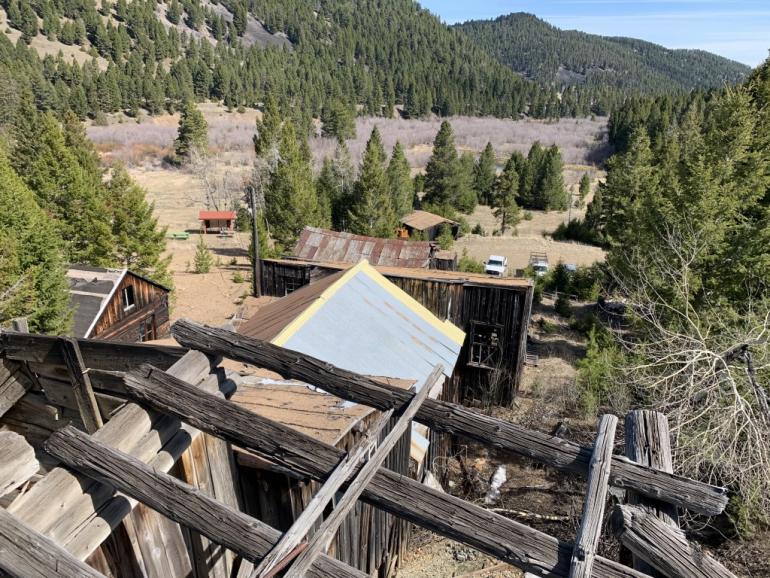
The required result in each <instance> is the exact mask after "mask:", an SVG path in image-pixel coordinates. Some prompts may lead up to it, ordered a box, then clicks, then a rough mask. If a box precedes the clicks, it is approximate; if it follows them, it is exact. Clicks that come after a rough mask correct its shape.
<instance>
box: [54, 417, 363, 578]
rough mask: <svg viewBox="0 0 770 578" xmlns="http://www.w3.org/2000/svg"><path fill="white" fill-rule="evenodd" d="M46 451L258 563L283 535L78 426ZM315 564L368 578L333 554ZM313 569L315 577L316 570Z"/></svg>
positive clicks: (328, 572) (320, 572)
mask: <svg viewBox="0 0 770 578" xmlns="http://www.w3.org/2000/svg"><path fill="white" fill-rule="evenodd" d="M46 451H47V452H49V453H50V454H51V455H53V456H54V457H56V458H57V459H59V460H61V461H62V462H63V463H64V464H66V465H67V466H69V467H71V468H73V469H74V470H76V471H78V472H80V473H82V474H83V475H85V476H86V477H88V478H90V479H94V480H98V481H99V482H101V483H103V484H106V485H108V486H112V487H114V488H116V489H117V490H119V491H121V492H123V493H125V494H127V495H129V496H131V497H132V498H134V499H136V500H138V501H140V502H142V503H143V504H145V505H147V506H149V507H151V508H152V509H153V510H156V511H158V512H160V513H161V514H163V515H165V516H166V517H168V518H170V519H172V520H174V521H175V522H178V523H180V524H184V525H186V526H188V527H189V528H193V529H195V530H197V531H199V532H200V533H202V534H204V535H205V536H207V537H209V538H210V539H212V540H214V541H215V542H217V543H218V544H221V545H223V546H226V547H228V548H230V549H232V550H233V551H235V552H237V553H238V554H241V555H242V556H245V557H247V558H249V559H251V560H252V561H258V560H260V559H261V558H262V556H264V555H265V554H266V553H267V552H269V551H270V549H271V548H272V547H273V545H274V544H275V543H276V542H277V541H278V539H279V538H280V536H281V533H280V532H279V531H278V530H276V529H274V528H271V527H270V526H268V525H267V524H265V523H263V522H260V521H259V520H256V519H255V518H252V517H251V516H247V515H246V514H243V513H242V512H239V511H237V510H233V509H232V508H229V507H227V506H225V505H224V504H221V503H220V502H217V501H216V500H215V499H214V498H211V497H210V496H208V495H207V494H206V493H204V492H202V491H200V490H198V489H197V488H194V487H192V486H190V485H188V484H185V483H183V482H180V481H179V480H177V479H176V478H174V477H172V476H170V475H168V474H165V473H163V472H158V471H156V470H154V469H152V468H150V467H149V466H148V465H146V464H145V463H143V462H141V461H140V460H137V459H136V458H134V457H132V456H130V455H128V454H124V453H122V452H119V451H116V450H114V449H112V448H110V447H109V446H107V445H105V444H103V443H100V442H98V441H96V440H94V439H93V438H92V437H90V436H88V435H87V434H85V433H82V432H80V431H79V430H77V429H75V428H73V427H72V426H67V427H64V428H62V429H61V430H59V431H57V432H55V433H53V434H52V435H51V437H50V438H49V439H48V441H47V442H46ZM314 566H315V570H314V571H313V574H315V575H317V576H325V577H337V576H339V577H347V578H364V577H365V576H366V575H365V574H364V573H362V572H359V571H357V570H355V569H353V568H351V567H349V566H347V565H345V564H343V563H342V562H339V561H337V560H334V559H333V558H330V557H328V556H323V557H322V556H319V557H318V558H317V559H316V560H315V561H314ZM308 571H309V573H310V568H308ZM311 575H312V574H311Z"/></svg>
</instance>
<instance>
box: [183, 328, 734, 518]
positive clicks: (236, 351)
mask: <svg viewBox="0 0 770 578" xmlns="http://www.w3.org/2000/svg"><path fill="white" fill-rule="evenodd" d="M171 331H172V333H173V335H174V337H175V338H176V340H177V341H178V342H179V343H181V344H183V345H185V346H186V347H190V348H191V349H197V350H200V351H204V352H206V353H210V354H216V355H222V356H224V357H228V358H230V359H234V360H237V361H242V362H244V363H250V364H253V365H257V366H259V367H264V368H265V369H269V370H271V371H276V372H277V373H280V374H281V375H282V376H284V377H286V378H288V379H299V380H301V381H306V382H307V383H312V384H313V385H315V386H317V387H320V388H321V389H323V390H325V391H328V392H329V393H332V394H334V395H336V396H337V397H341V398H343V399H347V400H351V401H355V402H357V403H362V404H365V405H368V406H371V407H374V408H377V409H380V410H383V409H390V408H392V407H394V406H400V405H403V404H404V403H406V402H407V401H408V400H409V399H410V398H411V397H412V396H413V395H414V394H413V393H410V392H407V391H404V390H402V389H398V388H396V387H389V386H387V385H385V384H382V383H379V382H376V381H375V380H373V379H369V378H367V377H364V376H362V375H358V374H356V373H353V372H350V371H346V370H344V369H340V368H338V367H334V366H333V365H331V364H328V363H325V362H323V361H321V360H318V359H315V358H313V357H310V356H307V355H304V354H301V353H298V352H296V351H291V350H289V349H283V348H281V347H278V346H276V345H273V344H271V343H268V342H264V341H259V340H256V339H252V338H249V337H246V336H243V335H239V334H237V333H233V332H232V331H226V330H222V329H215V328H213V327H208V326H205V325H201V324H199V323H195V322H194V321H189V320H181V321H177V322H176V323H175V324H174V325H173V326H172V328H171ZM415 419H416V420H417V421H419V422H420V423H423V424H425V425H427V426H428V427H430V428H431V429H433V430H435V431H440V432H446V433H450V434H454V435H459V436H464V437H466V438H468V439H471V440H474V441H477V442H480V443H483V444H485V445H489V446H493V447H495V448H499V449H502V450H507V451H512V452H514V453H517V454H520V455H523V456H526V457H528V458H532V459H533V460H536V461H539V462H542V463H544V464H546V465H548V466H552V467H555V468H559V469H564V470H569V471H574V472H577V473H579V474H581V475H583V476H586V475H588V464H589V462H590V460H591V453H592V448H591V447H585V446H579V445H577V444H574V443H571V442H569V441H566V440H563V439H561V438H558V437H555V436H550V435H547V434H544V433H541V432H537V431H533V430H528V429H526V428H523V427H521V426H518V425H516V424H513V423H510V422H507V421H503V420H500V419H495V418H493V417H490V416H487V415H484V414H482V413H480V412H477V411H474V410H472V409H468V408H465V407H463V406H460V405H455V404H451V403H447V402H442V401H437V400H432V399H429V400H427V401H426V402H425V404H423V406H422V408H421V409H420V411H419V412H418V414H417V417H416V418H415ZM610 483H611V484H612V485H614V486H617V487H621V488H624V489H631V490H633V491H635V492H638V493H640V494H642V495H645V496H648V497H651V498H655V499H658V500H663V501H666V502H669V503H672V504H676V505H678V506H681V507H682V508H686V509H688V510H692V511H693V512H699V513H702V514H706V515H716V514H719V513H721V512H722V511H723V510H724V508H725V506H726V505H727V491H726V490H725V489H724V488H718V487H715V486H710V485H708V484H704V483H702V482H698V481H695V480H690V479H687V478H684V477H681V476H676V475H673V474H668V473H665V472H661V471H659V470H655V469H652V468H648V467H645V466H643V465H640V464H635V463H633V462H632V461H630V460H628V459H627V458H624V457H622V456H613V458H612V469H611V472H610Z"/></svg>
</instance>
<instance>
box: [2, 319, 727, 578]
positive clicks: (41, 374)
mask: <svg viewBox="0 0 770 578" xmlns="http://www.w3.org/2000/svg"><path fill="white" fill-rule="evenodd" d="M173 332H174V335H175V337H176V339H177V341H178V342H179V343H180V344H182V345H183V346H184V347H179V348H176V347H160V346H152V345H125V344H116V343H106V342H101V343H100V342H92V341H88V340H76V341H75V343H74V345H76V346H77V349H78V350H79V351H80V361H79V363H80V364H81V367H82V368H83V369H82V372H81V374H80V376H72V375H71V374H70V373H68V369H67V368H68V367H69V366H70V365H71V363H68V362H69V361H71V355H70V354H71V351H72V347H73V343H72V342H65V340H64V339H61V338H55V337H46V336H36V335H29V334H21V333H13V332H4V333H2V334H1V335H0V362H2V365H0V367H1V368H2V369H0V408H5V409H4V410H3V411H2V413H0V427H2V429H4V430H11V431H14V432H16V434H20V435H21V436H23V437H24V440H20V439H18V435H16V434H9V433H4V432H0V434H3V435H6V436H8V435H10V436H13V435H16V437H15V438H14V441H12V442H8V443H12V444H15V445H16V446H17V445H18V443H19V441H22V442H23V444H25V446H23V447H21V448H20V449H17V450H15V451H14V452H12V454H13V455H14V456H15V458H14V460H15V462H14V463H16V464H18V463H20V462H21V465H20V466H19V467H16V466H14V468H13V470H14V472H19V471H21V472H24V474H23V475H21V476H19V475H18V474H15V475H14V476H8V475H3V472H5V471H7V469H8V468H5V469H4V468H3V467H2V466H3V461H4V460H5V459H6V458H5V455H3V456H0V488H1V490H0V493H2V494H3V495H2V496H0V506H1V507H0V570H2V571H3V572H5V573H8V574H10V575H12V576H57V575H61V576H98V575H105V576H115V577H118V576H119V577H123V576H127V577H132V576H153V577H154V576H158V577H160V576H165V577H176V576H223V577H224V576H235V575H238V576H248V575H250V570H251V569H252V568H254V567H255V566H257V565H259V563H260V561H262V559H263V558H265V557H266V556H268V555H269V554H270V553H271V551H272V550H273V548H274V547H275V546H276V545H277V544H279V543H280V542H281V539H282V537H283V536H285V535H286V534H288V533H291V532H295V533H296V532H298V531H302V532H304V531H305V529H304V528H303V529H302V530H300V529H298V528H283V529H282V530H283V532H282V531H281V530H279V529H275V528H272V527H270V526H269V525H267V524H266V523H264V522H262V521H260V520H258V519H256V518H255V517H253V516H252V515H250V513H249V512H247V511H244V510H243V509H242V495H241V492H243V491H244V488H239V487H238V483H237V480H238V476H237V473H236V472H235V469H234V468H237V465H236V464H235V460H234V459H233V455H234V454H233V447H235V446H237V447H238V448H242V449H244V450H247V451H249V452H251V453H253V454H254V455H255V456H256V457H257V458H259V459H261V460H264V461H266V462H268V463H270V464H272V467H275V468H280V469H281V470H282V471H286V472H290V473H291V474H292V475H295V476H297V477H300V478H311V479H314V480H317V481H318V482H319V483H321V484H323V483H328V480H329V479H330V477H331V476H332V475H333V473H334V472H335V471H337V468H338V467H339V466H340V465H341V464H342V463H344V460H345V459H346V456H347V453H346V452H345V451H344V450H341V449H339V448H337V447H335V446H333V445H329V444H327V443H324V442H322V441H319V440H317V439H315V438H313V437H310V436H308V435H305V434H302V433H300V432H298V431H297V430H295V429H292V428H291V427H289V426H288V425H285V424H282V423H278V422H275V421H272V420H270V419H268V418H266V417H263V416H260V415H257V414H255V413H252V412H250V411H248V410H247V409H244V408H243V407H240V406H238V405H237V404H236V403H234V402H233V401H231V400H230V399H229V397H230V396H231V394H232V392H233V390H234V389H235V388H237V387H238V381H239V376H238V375H237V374H235V373H233V372H228V371H226V370H223V368H222V367H221V361H222V358H223V357H227V358H229V359H234V360H238V361H240V362H243V363H248V364H251V365H255V366H258V367H262V368H265V369H269V370H271V371H275V372H277V373H278V374H280V375H281V376H283V377H284V378H296V379H300V380H302V381H304V382H306V383H309V384H312V385H313V386H316V387H318V388H320V389H322V390H325V391H327V392H329V393H331V394H333V395H336V396H337V397H341V398H343V399H348V400H352V401H355V402H357V403H361V404H365V405H368V406H371V407H374V408H376V409H377V410H380V411H384V412H389V411H393V412H395V415H394V416H393V419H397V418H398V416H399V415H401V414H402V413H405V412H408V413H406V415H405V419H407V420H408V419H409V418H411V416H412V415H414V419H415V420H416V421H419V422H420V423H422V424H424V425H426V426H428V427H430V428H432V429H436V430H438V431H442V432H447V433H451V434H453V435H457V436H461V437H465V438H469V439H471V440H474V441H476V442H480V443H483V444H487V445H491V446H494V447H495V448H499V449H502V450H508V451H511V452H514V453H518V454H520V455H524V456H527V457H530V458H532V459H535V460H537V461H540V462H542V463H544V464H545V465H547V466H550V467H555V468H559V469H564V470H568V471H572V472H575V473H578V474H580V475H582V476H584V477H588V476H589V472H590V471H591V466H590V465H591V464H598V465H596V466H594V470H596V471H597V472H598V473H597V474H596V476H595V477H596V479H597V481H596V484H594V483H593V481H592V483H591V486H594V485H595V489H594V494H592V495H595V496H597V497H595V498H591V499H589V500H587V501H586V504H587V508H590V511H587V512H584V517H585V516H588V515H589V514H590V516H589V517H590V519H591V520H592V521H591V523H590V524H587V525H586V528H587V529H586V531H585V533H586V536H587V537H589V538H590V540H588V541H586V544H591V543H593V541H594V539H595V536H596V524H595V523H594V522H593V520H594V515H595V511H594V508H595V507H598V506H595V504H599V503H600V502H601V507H602V508H603V507H604V500H602V499H600V497H601V495H603V494H604V491H605V489H606V484H607V483H609V484H611V485H614V486H616V487H620V488H623V489H626V490H629V491H630V492H633V494H634V496H636V497H635V500H638V501H639V502H635V503H643V501H644V500H646V499H654V500H655V503H657V504H671V505H674V506H677V507H680V508H684V509H688V510H691V511H694V512H699V513H703V514H707V515H714V514H718V513H720V512H721V511H722V510H723V509H724V507H725V505H726V502H727V495H726V492H725V490H724V489H722V488H717V487H713V486H709V485H707V484H704V483H701V482H697V481H694V480H690V479H686V478H683V477H681V476H677V475H674V474H672V473H666V472H663V471H660V470H658V469H655V468H653V467H650V466H647V465H644V464H639V463H634V462H632V461H631V460H629V459H627V458H623V457H620V456H617V455H613V456H612V457H611V459H607V458H608V456H609V454H610V451H609V450H608V448H611V446H612V435H611V434H610V433H609V432H608V431H607V428H605V430H604V431H605V433H604V434H603V435H602V436H601V439H602V443H601V444H598V445H597V448H596V451H595V449H594V448H593V447H584V446H579V445H577V444H573V443H570V442H566V441H564V440H561V439H559V438H555V437H552V436H548V435H546V434H542V433H539V432H535V431H532V430H527V429H524V428H522V427H520V426H516V425H515V424H511V423H508V422H505V421H502V420H498V419H495V418H492V417H490V416H487V415H485V414H482V413H480V412H477V411H474V410H471V409H467V408H464V407H461V406H457V405H454V404H451V403H448V402H442V401H438V400H434V399H430V398H428V399H424V398H425V397H426V396H425V395H424V392H425V391H427V390H428V389H430V387H427V386H428V385H429V384H428V383H427V380H426V384H421V385H423V388H422V389H420V388H417V387H415V389H414V391H407V390H404V389H398V388H394V387H390V386H388V385H387V384H384V383H382V382H381V381H377V380H374V379H371V378H368V377H365V376H362V375H358V374H355V373H351V372H349V371H345V370H342V369H340V368H338V367H334V366H332V365H329V364H325V363H323V362H320V361H319V360H317V359H313V358H309V357H307V356H305V355H301V354H298V353H296V352H293V351H290V350H286V349H282V348H281V347H278V346H276V345H272V344H270V343H267V342H262V341H258V340H255V339H252V338H248V337H244V336H242V335H238V334H235V333H232V332H230V331H226V330H221V329H213V328H210V327H206V326H202V325H199V324H196V323H193V322H190V321H181V322H177V323H176V324H175V326H174V327H173ZM67 352H69V353H67ZM76 358H77V356H76ZM84 374H85V375H88V379H87V380H85V379H82V375H84ZM440 375H441V371H440V370H437V371H435V372H434V373H433V374H432V376H433V378H438V376H440ZM9 384H12V385H9ZM66 388H69V389H70V393H69V396H67V395H64V394H65V393H66ZM76 388H79V391H80V394H85V399H94V400H95V408H94V404H88V403H81V397H80V394H78V397H76V396H75V393H74V391H72V390H74V389H76ZM49 389H50V392H49ZM420 391H423V395H422V397H420V394H419V393H417V392H420ZM65 404H66V405H65ZM64 410H67V411H66V413H65V411H64ZM94 411H95V412H98V417H99V419H101V420H102V421H103V422H104V423H103V425H101V426H100V427H98V428H97V429H96V430H95V431H90V430H91V429H92V427H93V423H97V422H96V420H95V417H96V416H94V415H90V416H88V415H86V414H87V413H88V412H92V413H93V412H94ZM399 427H403V424H402V426H399ZM609 429H614V428H609ZM406 431H408V429H407V430H406ZM3 440H4V438H2V437H0V445H2V442H3ZM27 445H28V446H31V447H32V448H34V452H33V451H31V450H28V449H27V450H25V448H26V446H27ZM380 447H381V448H383V450H382V451H383V452H387V451H388V450H389V449H390V447H391V442H390V441H388V442H387V443H385V442H383V445H380ZM374 454H375V455H374V456H372V459H373V460H376V461H374V462H373V463H374V464H375V465H373V466H372V467H371V468H370V469H372V473H373V476H372V477H371V480H369V478H368V474H367V468H366V465H364V464H361V465H359V466H357V467H355V468H352V469H351V470H350V472H349V473H350V477H349V478H348V480H347V483H346V484H343V485H342V488H343V491H345V488H353V491H354V492H358V491H362V493H361V499H362V500H363V501H365V502H367V503H369V504H371V505H373V506H374V507H376V508H377V509H379V510H383V511H385V512H388V513H389V514H391V515H394V516H397V517H399V518H401V519H403V520H407V521H409V522H412V523H414V524H417V525H420V526H422V527H424V528H427V529H429V530H431V531H433V532H436V533H438V534H440V535H443V536H446V537H449V538H451V539H454V540H457V541H460V542H462V543H465V544H467V545H469V546H472V547H474V548H477V549H479V550H481V551H483V552H485V553H487V554H489V555H491V556H494V557H496V558H498V559H499V560H500V561H501V562H505V563H508V564H512V565H514V566H517V567H519V568H521V569H523V570H524V571H526V572H530V573H532V574H534V575H538V576H565V577H566V576H568V575H569V574H570V569H571V568H574V567H576V566H577V567H579V566H581V564H579V563H578V562H579V561H580V560H578V558H580V557H581V556H582V557H583V558H585V554H586V552H587V551H588V550H590V558H591V563H592V565H593V569H592V571H591V575H592V576H599V577H620V576H625V577H641V576H645V574H642V573H641V572H639V571H637V570H634V569H632V568H629V567H626V566H623V565H622V564H620V563H618V562H614V561H611V560H608V559H606V558H603V557H601V556H594V555H593V554H594V553H593V549H592V548H591V547H590V546H588V547H583V548H573V546H572V544H569V543H566V542H563V541H560V540H558V539H556V538H554V537H552V536H548V535H547V534H544V533H542V532H540V531H537V530H535V529H533V528H531V527H528V526H526V525H524V524H521V523H518V522H515V521H513V520H510V519H508V518H505V517H503V516H501V515H498V514H495V513H493V512H490V511H488V510H485V509H484V508H482V507H480V506H477V505H475V504H472V503H469V502H465V501H463V500H461V499H459V498H456V497H453V496H450V495H447V494H444V493H442V492H440V491H437V490H435V489H431V488H429V487H427V486H425V485H423V484H421V483H419V482H418V481H416V480H414V479H411V478H409V477H408V476H404V475H400V474H397V473H394V472H392V471H390V470H388V469H385V468H383V467H379V469H376V470H375V468H376V466H377V465H378V464H379V460H380V459H381V458H382V456H381V455H380V456H376V452H374ZM22 466H23V467H22ZM38 467H40V473H39V474H36V475H32V474H31V472H34V471H37V469H38ZM591 477H592V478H593V477H594V476H593V475H591ZM4 478H12V479H4ZM22 478H24V479H22ZM356 488H357V489H356ZM251 490H252V491H258V489H254V488H252V489H251ZM334 511H335V510H332V511H331V513H329V514H327V517H326V519H331V518H332V517H333V514H334ZM617 511H618V512H619V513H616V514H615V519H616V527H617V530H618V533H619V535H620V538H621V540H622V541H623V543H624V544H626V545H627V546H628V547H629V548H630V549H631V550H632V551H633V553H634V555H635V556H636V557H638V558H640V559H642V560H644V561H645V562H646V563H648V564H650V565H651V566H652V567H653V568H655V569H656V570H658V571H660V572H662V573H664V574H666V575H668V576H680V575H681V576H688V577H689V576H693V577H694V576H704V577H705V576H714V575H724V576H730V574H729V572H728V571H727V570H726V569H724V568H723V567H722V566H721V565H720V564H719V563H718V562H717V561H715V560H714V559H712V558H710V557H709V556H708V555H707V554H705V553H704V552H700V551H697V550H696V549H694V548H693V547H692V546H691V545H690V544H689V543H688V542H687V541H686V539H685V538H684V536H683V534H682V533H681V532H679V531H678V530H675V529H674V528H672V527H671V526H670V525H669V524H668V523H666V522H665V521H661V520H659V519H658V518H657V517H656V515H655V514H654V513H652V512H651V511H650V510H645V509H642V508H641V506H631V505H629V506H622V507H620V509H618V510H617ZM299 514H300V513H299V512H298V513H297V518H299V517H300V515H299ZM321 527H323V526H321ZM588 528H590V529H588ZM307 529H308V531H307V532H305V533H306V534H307V535H308V536H309V540H311V541H312V539H313V534H314V533H315V532H316V531H317V530H318V528H316V527H309V528H307ZM325 538H327V537H325ZM32 549H36V550H35V552H31V551H30V552H29V555H28V556H26V557H25V556H24V552H25V551H26V550H32ZM296 550H297V549H296V548H295V549H294V551H293V552H292V553H290V556H289V557H288V558H286V557H284V558H283V560H281V561H282V562H283V563H284V566H287V567H288V568H289V570H288V571H289V573H291V571H292V564H294V563H295V562H296V560H297V559H298V558H302V553H301V552H298V551H296ZM307 558H311V559H310V562H309V563H310V566H309V568H308V569H307V572H304V569H303V570H302V572H304V575H305V576H313V577H332V576H334V577H337V576H343V577H345V576H347V577H363V576H366V575H368V572H362V571H361V570H360V569H358V568H355V567H352V566H350V565H347V564H345V563H343V562H340V561H339V560H335V559H334V549H333V548H330V549H329V550H328V551H327V553H326V554H321V555H319V556H318V557H313V556H310V555H307V556H305V561H307ZM22 559H23V560H25V561H24V562H23V563H22V562H20V560H22ZM84 562H85V563H87V565H85V564H84ZM387 562H388V563H387V564H384V565H383V566H381V570H380V573H381V575H387V574H388V573H389V572H390V571H391V570H392V569H393V567H394V566H395V564H396V563H397V560H389V561H387ZM273 568H275V566H273ZM302 572H300V573H299V574H298V575H301V574H302Z"/></svg>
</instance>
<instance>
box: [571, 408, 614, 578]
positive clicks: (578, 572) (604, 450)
mask: <svg viewBox="0 0 770 578" xmlns="http://www.w3.org/2000/svg"><path fill="white" fill-rule="evenodd" d="M617 425H618V418H617V417H615V416H614V415H609V414H606V415H603V416H602V417H601V419H600V420H599V428H598V433H597V435H596V441H595V442H594V453H593V455H592V456H591V465H590V466H589V471H588V484H587V487H586V496H585V500H584V502H583V516H582V517H581V521H580V528H579V529H578V533H577V539H576V540H575V547H574V549H573V551H572V562H571V563H570V569H569V578H590V576H591V571H592V570H593V566H594V559H595V558H596V548H597V546H598V545H599V536H600V534H601V531H602V520H603V519H604V507H605V505H606V503H607V487H608V486H609V480H610V465H611V463H612V448H613V445H614V442H615V428H617Z"/></svg>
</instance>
